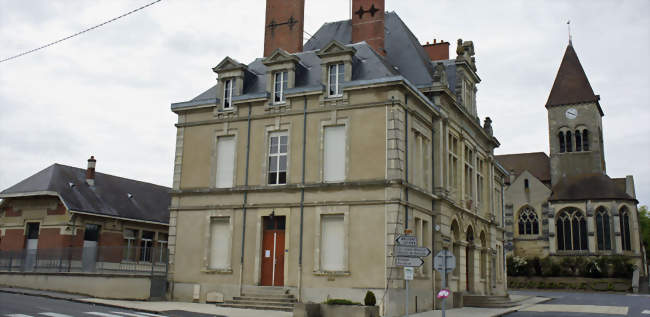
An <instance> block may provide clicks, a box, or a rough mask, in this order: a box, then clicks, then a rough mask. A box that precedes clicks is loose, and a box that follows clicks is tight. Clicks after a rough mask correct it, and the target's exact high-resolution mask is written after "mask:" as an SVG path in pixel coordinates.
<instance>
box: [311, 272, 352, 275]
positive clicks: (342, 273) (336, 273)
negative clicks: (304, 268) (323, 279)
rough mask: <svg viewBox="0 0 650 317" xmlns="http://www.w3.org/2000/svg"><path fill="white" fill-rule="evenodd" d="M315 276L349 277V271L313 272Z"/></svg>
mask: <svg viewBox="0 0 650 317" xmlns="http://www.w3.org/2000/svg"><path fill="white" fill-rule="evenodd" d="M314 275H315V276H350V275H351V273H350V271H314Z"/></svg>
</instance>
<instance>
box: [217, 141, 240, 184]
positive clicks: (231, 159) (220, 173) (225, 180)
mask: <svg viewBox="0 0 650 317" xmlns="http://www.w3.org/2000/svg"><path fill="white" fill-rule="evenodd" d="M234 172H235V137H234V136H221V137H218V138H217V177H216V179H217V182H216V187H218V188H227V187H232V186H233V178H234Z"/></svg>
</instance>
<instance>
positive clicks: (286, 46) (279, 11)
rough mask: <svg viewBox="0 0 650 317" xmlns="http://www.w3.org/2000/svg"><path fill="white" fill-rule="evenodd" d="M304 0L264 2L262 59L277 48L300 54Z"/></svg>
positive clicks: (267, 0)
mask: <svg viewBox="0 0 650 317" xmlns="http://www.w3.org/2000/svg"><path fill="white" fill-rule="evenodd" d="M304 20H305V0H266V24H265V25H264V57H267V56H269V55H271V53H273V51H275V50H276V49H278V48H281V49H283V50H285V51H287V52H289V53H297V52H302V38H303V34H302V33H303V31H304V27H305V24H304Z"/></svg>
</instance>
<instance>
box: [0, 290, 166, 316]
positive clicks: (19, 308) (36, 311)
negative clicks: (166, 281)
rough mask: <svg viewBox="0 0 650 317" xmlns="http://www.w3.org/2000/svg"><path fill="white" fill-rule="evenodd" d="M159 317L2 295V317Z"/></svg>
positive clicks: (92, 306) (96, 306)
mask: <svg viewBox="0 0 650 317" xmlns="http://www.w3.org/2000/svg"><path fill="white" fill-rule="evenodd" d="M28 316H31V317H158V316H161V315H153V314H145V313H140V312H134V311H130V310H124V309H118V308H112V307H105V306H100V305H93V304H83V303H76V302H71V301H66V300H59V299H51V298H45V297H39V296H28V295H19V294H9V293H0V317H28Z"/></svg>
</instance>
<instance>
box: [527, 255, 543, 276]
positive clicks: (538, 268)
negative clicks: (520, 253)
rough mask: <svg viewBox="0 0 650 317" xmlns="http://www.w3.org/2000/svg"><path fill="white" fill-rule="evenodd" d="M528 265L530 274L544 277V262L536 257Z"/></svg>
mask: <svg viewBox="0 0 650 317" xmlns="http://www.w3.org/2000/svg"><path fill="white" fill-rule="evenodd" d="M528 265H529V269H528V272H529V273H532V274H533V275H535V276H542V261H540V259H539V257H534V258H533V259H532V260H530V261H529V262H528Z"/></svg>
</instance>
